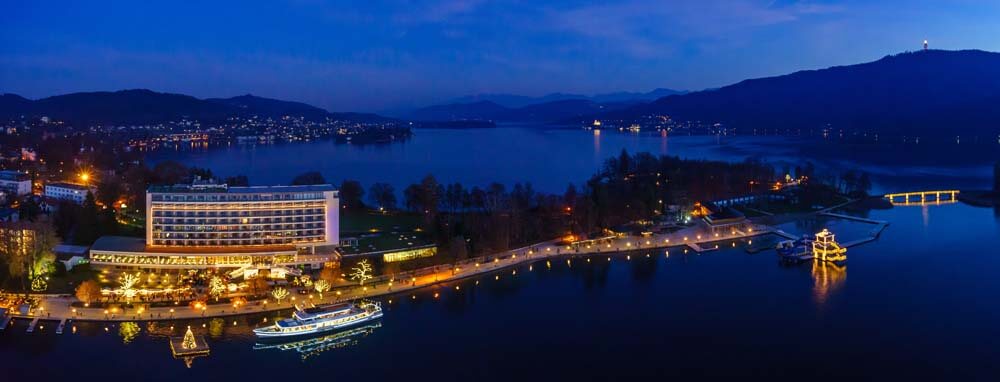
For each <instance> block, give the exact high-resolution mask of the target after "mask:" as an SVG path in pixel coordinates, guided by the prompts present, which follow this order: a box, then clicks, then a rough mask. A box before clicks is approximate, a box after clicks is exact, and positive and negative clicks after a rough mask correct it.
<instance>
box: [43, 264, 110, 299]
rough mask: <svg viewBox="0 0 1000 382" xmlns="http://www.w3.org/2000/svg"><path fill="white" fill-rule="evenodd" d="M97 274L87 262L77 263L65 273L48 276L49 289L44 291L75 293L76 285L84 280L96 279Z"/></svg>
mask: <svg viewBox="0 0 1000 382" xmlns="http://www.w3.org/2000/svg"><path fill="white" fill-rule="evenodd" d="M97 274H98V272H97V271H95V270H92V269H90V265H89V264H83V265H78V266H76V267H73V270H71V271H69V272H66V274H65V275H62V276H58V277H57V276H52V277H49V289H48V290H46V291H45V292H44V293H60V294H63V293H65V294H73V293H76V287H77V285H80V283H81V282H84V281H86V280H97Z"/></svg>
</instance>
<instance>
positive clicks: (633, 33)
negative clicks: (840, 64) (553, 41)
mask: <svg viewBox="0 0 1000 382" xmlns="http://www.w3.org/2000/svg"><path fill="white" fill-rule="evenodd" d="M841 9H842V8H841V7H840V6H833V5H827V4H821V3H814V2H786V3H778V2H774V1H755V0H704V1H678V2H664V1H655V0H631V1H626V2H622V3H616V4H596V5H585V6H580V7H576V8H570V9H562V10H551V11H550V12H549V13H548V18H549V23H548V25H551V26H552V27H553V28H554V29H555V30H558V31H563V32H567V33H572V34H576V35H578V36H582V37H584V38H590V39H596V40H599V41H602V42H604V43H605V44H606V45H607V46H611V47H617V48H618V49H620V50H622V51H624V52H626V53H629V54H631V55H633V56H634V57H636V58H654V57H657V56H659V55H661V54H662V53H663V52H664V51H667V52H669V51H670V50H671V48H672V46H674V45H678V44H681V43H685V42H689V41H692V40H698V39H714V38H735V37H736V36H737V34H738V33H740V32H742V31H746V30H748V29H752V28H760V27H768V26H773V25H778V24H784V23H790V22H794V21H798V20H800V19H802V18H804V17H808V16H815V15H825V14H831V13H836V12H839V11H841Z"/></svg>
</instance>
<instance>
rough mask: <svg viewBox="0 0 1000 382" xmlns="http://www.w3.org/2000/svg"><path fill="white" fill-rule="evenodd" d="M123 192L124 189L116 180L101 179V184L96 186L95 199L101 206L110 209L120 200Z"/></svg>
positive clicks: (109, 178)
mask: <svg viewBox="0 0 1000 382" xmlns="http://www.w3.org/2000/svg"><path fill="white" fill-rule="evenodd" d="M123 191H124V188H123V187H122V183H121V181H119V180H118V178H116V177H107V178H105V179H101V182H100V183H98V184H97V195H96V198H97V201H99V202H101V204H102V205H104V206H106V207H108V208H111V207H114V205H115V202H117V201H118V200H119V199H121V196H122V192H123Z"/></svg>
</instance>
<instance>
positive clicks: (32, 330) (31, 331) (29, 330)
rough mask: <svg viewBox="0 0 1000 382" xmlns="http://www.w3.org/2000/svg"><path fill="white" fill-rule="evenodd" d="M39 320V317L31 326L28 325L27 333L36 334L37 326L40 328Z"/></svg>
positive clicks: (32, 321)
mask: <svg viewBox="0 0 1000 382" xmlns="http://www.w3.org/2000/svg"><path fill="white" fill-rule="evenodd" d="M38 320H39V318H38V317H35V318H34V319H33V320H31V324H28V331H27V333H34V332H35V326H38Z"/></svg>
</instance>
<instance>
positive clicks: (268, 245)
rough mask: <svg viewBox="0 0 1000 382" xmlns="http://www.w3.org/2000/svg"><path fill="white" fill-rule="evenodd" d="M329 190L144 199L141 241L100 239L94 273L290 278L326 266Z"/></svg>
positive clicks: (194, 190)
mask: <svg viewBox="0 0 1000 382" xmlns="http://www.w3.org/2000/svg"><path fill="white" fill-rule="evenodd" d="M339 222H340V202H339V195H338V192H337V190H336V189H334V187H333V186H332V185H314V186H266V187H227V186H226V185H225V184H214V183H204V182H196V183H194V184H191V185H175V186H168V187H152V188H150V189H149V190H147V192H146V237H145V239H141V238H131V237H116V236H109V237H102V238H100V239H98V240H97V242H95V243H94V245H93V247H91V251H90V257H91V259H90V260H91V264H92V265H94V266H96V267H98V268H114V269H118V270H128V269H151V270H155V269H164V270H169V269H176V270H188V269H207V268H220V269H231V270H232V271H233V276H239V275H240V274H241V273H242V275H245V276H252V275H255V274H256V273H257V272H258V271H260V270H263V269H267V270H269V271H271V273H272V274H274V273H278V274H284V273H286V272H293V273H294V272H295V271H294V269H295V267H297V266H310V267H313V268H318V267H319V266H320V265H321V264H323V263H326V262H329V261H332V260H333V258H334V257H335V248H336V246H337V245H338V244H339V242H340V238H339V230H340V224H339Z"/></svg>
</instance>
